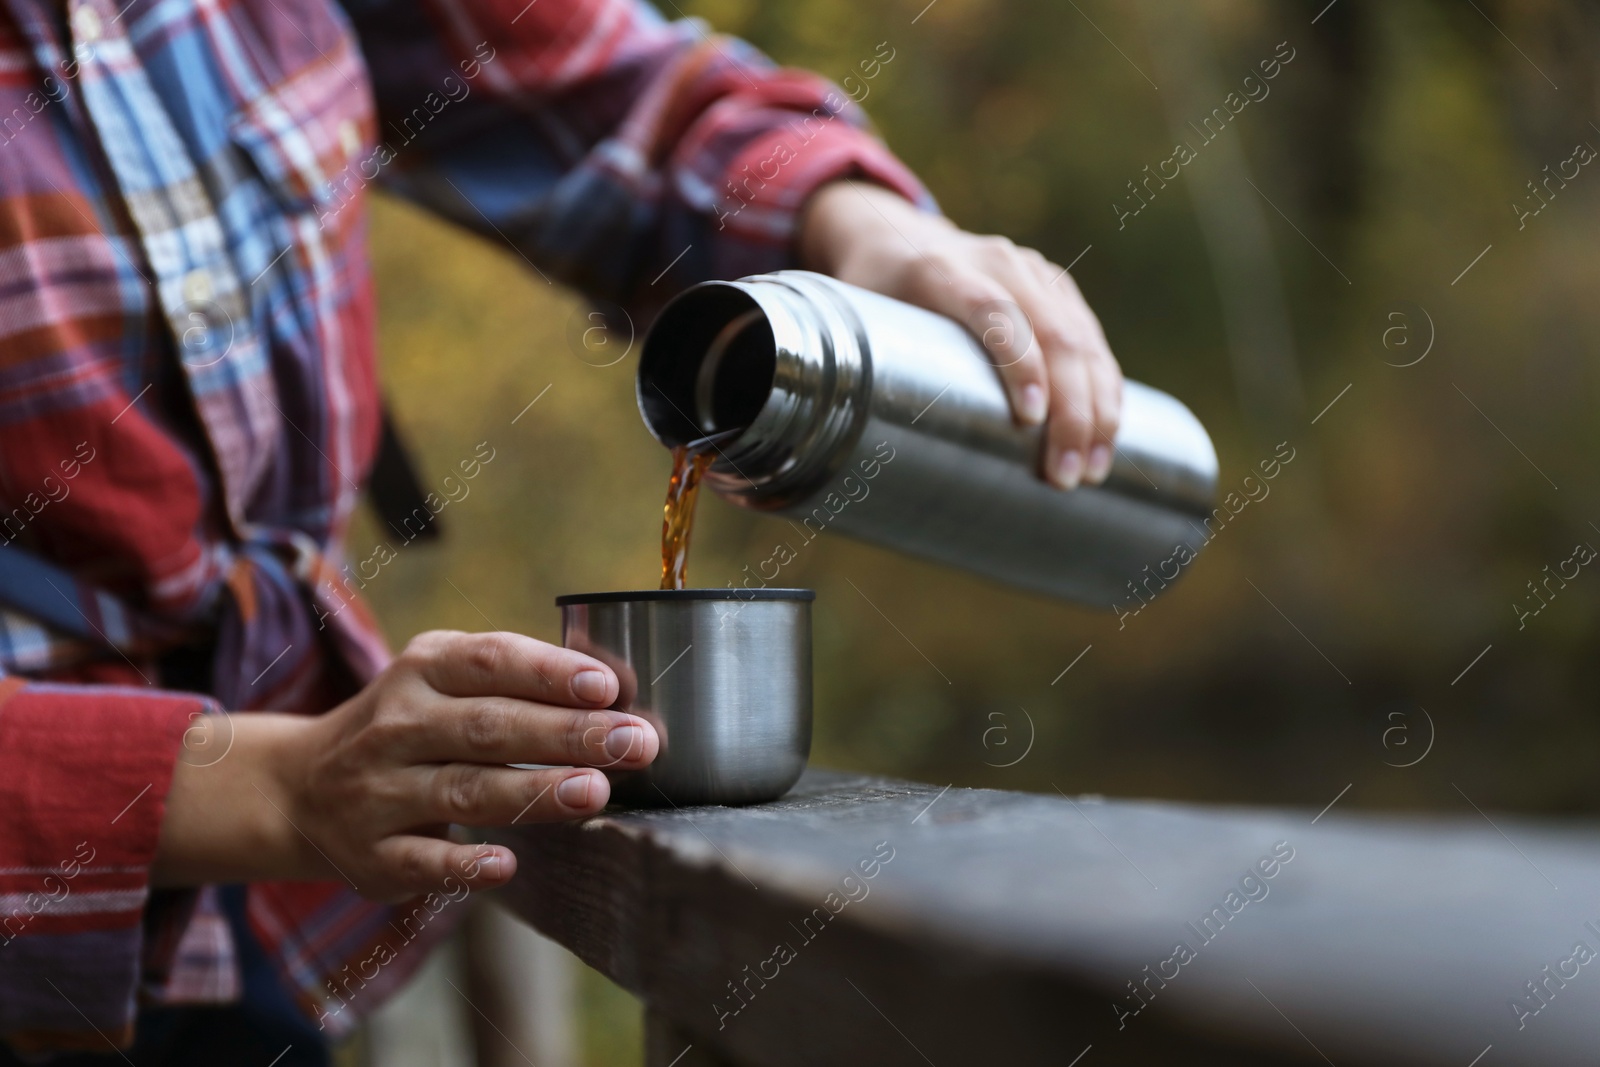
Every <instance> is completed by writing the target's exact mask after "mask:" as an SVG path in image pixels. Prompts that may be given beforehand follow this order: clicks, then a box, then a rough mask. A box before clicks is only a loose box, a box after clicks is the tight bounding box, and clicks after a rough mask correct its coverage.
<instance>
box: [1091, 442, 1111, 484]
mask: <svg viewBox="0 0 1600 1067" xmlns="http://www.w3.org/2000/svg"><path fill="white" fill-rule="evenodd" d="M1110 473H1111V446H1110V445H1095V446H1094V447H1093V448H1091V449H1089V480H1090V481H1091V482H1094V483H1095V484H1096V485H1098V484H1100V483H1101V482H1103V481H1105V480H1106V475H1108V474H1110Z"/></svg>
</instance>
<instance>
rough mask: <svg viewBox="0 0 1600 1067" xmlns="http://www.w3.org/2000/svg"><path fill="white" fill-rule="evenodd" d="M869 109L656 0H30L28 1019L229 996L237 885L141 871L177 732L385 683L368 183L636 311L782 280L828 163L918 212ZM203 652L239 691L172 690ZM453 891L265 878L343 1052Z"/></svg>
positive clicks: (3, 353) (6, 216)
mask: <svg viewBox="0 0 1600 1067" xmlns="http://www.w3.org/2000/svg"><path fill="white" fill-rule="evenodd" d="M863 125H864V124H863V121H862V118H861V116H860V114H859V112H858V111H856V110H855V109H854V107H853V105H851V104H850V103H849V101H848V100H847V99H845V97H844V96H843V95H842V94H839V93H838V92H837V91H836V90H833V89H832V88H831V87H830V86H829V85H828V84H827V83H826V82H824V81H822V80H820V79H818V78H816V77H814V76H812V75H808V74H804V73H798V72H794V71H786V70H781V69H778V68H775V67H773V66H772V65H771V64H770V63H769V62H768V61H766V60H765V59H764V58H763V57H762V56H760V55H759V54H758V53H756V52H754V51H753V50H752V49H750V48H749V47H748V46H747V45H744V44H742V43H740V42H738V41H733V40H728V39H716V40H713V39H712V38H710V37H708V36H707V34H706V31H705V30H704V29H703V28H702V27H701V26H700V25H699V24H697V23H693V22H688V21H684V22H675V23H668V22H665V21H663V20H662V19H661V18H659V17H658V16H657V15H656V14H655V13H654V12H653V11H652V10H651V9H649V8H647V7H645V6H644V5H643V4H642V3H639V2H637V0H532V2H530V0H510V2H509V3H500V2H495V0H477V2H474V3H470V4H469V3H467V2H466V0H346V3H345V4H344V6H343V8H342V9H341V8H340V7H336V6H334V5H333V4H332V3H331V0H65V2H63V0H0V553H4V552H8V551H9V552H18V551H19V550H20V551H25V552H27V553H30V554H32V555H33V556H34V557H35V558H42V559H44V560H47V561H49V562H50V563H53V564H54V565H55V566H56V567H58V568H60V570H59V571H58V572H57V573H58V574H60V573H65V574H67V575H70V579H69V580H68V582H67V587H66V588H60V587H59V586H58V584H57V583H56V582H54V581H51V582H50V583H49V584H50V585H52V586H56V588H55V592H56V593H57V594H59V596H60V600H61V604H59V605H54V610H55V612H56V614H54V615H53V614H52V609H51V605H52V604H53V603H54V602H53V601H52V602H50V603H44V602H40V609H39V610H33V611H30V610H27V609H25V608H18V607H16V606H15V605H8V606H4V607H0V819H3V820H4V821H3V823H0V1035H4V1036H5V1037H6V1039H7V1040H9V1041H11V1042H12V1043H13V1045H15V1046H16V1047H18V1048H19V1049H25V1050H44V1051H48V1050H52V1049H63V1048H74V1047H81V1048H94V1047H97V1046H99V1047H103V1043H102V1036H101V1035H104V1037H106V1038H109V1039H110V1040H112V1041H113V1042H116V1043H119V1044H126V1043H127V1042H128V1041H129V1040H130V1039H131V1035H132V1031H133V1026H134V1022H135V1018H136V1015H137V1009H138V1006H139V1005H140V1004H181V1003H216V1002H223V1001H227V1000H228V999H230V998H233V997H236V996H237V995H238V990H239V973H238V963H237V956H236V954H235V951H234V946H233V944H232V943H231V937H230V934H229V931H228V927H227V925H226V924H225V922H223V921H222V918H221V916H220V912H219V909H218V907H217V903H216V897H215V892H214V891H213V890H210V889H202V890H199V891H194V892H182V893H178V892H167V891H163V892H157V893H154V894H152V892H151V890H150V886H149V869H150V865H151V863H152V859H153V856H154V854H155V849H156V842H157V836H158V832H159V828H160V823H161V816H162V812H163V807H164V798H165V796H166V793H167V789H168V786H169V783H170V781H171V776H172V771H173V767H174V765H175V762H176V760H177V759H178V758H179V756H180V753H183V754H184V756H185V758H201V759H212V758H215V753H214V751H213V752H211V753H209V754H208V753H207V752H206V751H205V749H204V747H203V744H202V746H201V747H199V748H196V747H195V746H194V745H191V744H188V743H187V742H186V740H185V739H186V738H188V739H189V740H194V739H196V738H199V739H200V740H201V741H202V742H204V743H210V744H215V743H216V741H217V738H218V736H219V735H218V733H217V730H215V729H212V730H201V731H198V732H196V727H195V719H196V717H197V716H199V715H201V714H206V713H215V712H217V711H218V710H219V709H221V708H227V709H230V710H232V711H247V710H251V709H259V708H274V709H278V710H295V711H302V712H318V711H322V710H324V709H326V708H327V707H329V706H331V705H332V704H333V703H334V702H336V701H337V700H338V699H340V698H341V697H342V696H343V695H346V694H348V692H350V691H351V686H352V684H359V683H362V682H364V681H365V680H367V679H369V678H371V677H372V676H373V675H374V674H375V673H376V672H377V671H379V670H381V669H382V667H383V666H384V664H385V663H386V662H387V656H388V653H387V651H386V648H385V646H384V643H383V641H382V638H381V637H380V635H379V633H378V630H377V627H376V625H375V624H374V622H373V620H372V618H371V616H370V614H369V613H368V612H367V611H366V610H365V609H364V608H363V607H362V606H361V604H360V603H359V601H358V600H357V599H356V598H355V596H354V594H353V593H352V592H351V585H350V583H348V582H344V581H338V580H336V579H337V577H338V575H339V571H340V569H341V563H342V557H341V555H340V544H341V541H342V538H343V535H344V533H345V529H346V525H347V522H348V520H349V517H350V514H351V512H352V510H353V509H354V508H355V506H356V504H357V500H358V495H359V486H360V485H361V484H362V481H363V478H364V476H365V474H366V472H367V470H368V468H369V466H370V463H371V461H372V457H373V453H374V449H375V442H376V438H377V427H378V400H377V392H376V387H375V382H374V375H375V366H374V329H373V315H374V310H373V299H372V293H371V281H370V276H369V267H368V262H367V257H366V253H365V249H364V227H365V211H364V199H365V193H366V189H367V187H368V186H369V185H370V184H373V183H382V184H384V185H386V186H387V187H388V188H390V189H393V190H395V191H397V192H398V193H399V194H401V195H403V196H405V197H408V198H411V199H413V200H416V201H418V202H420V203H422V204H425V205H426V206H428V207H430V208H432V209H434V210H436V211H438V212H440V213H442V214H444V215H446V216H448V217H449V218H451V219H454V220H456V221H457V222H459V223H461V224H462V225H464V226H467V227H469V228H471V229H474V230H477V231H479V232H481V233H482V234H483V235H484V236H485V237H487V238H488V239H491V240H495V241H504V242H509V243H511V244H512V245H513V246H515V247H516V248H517V249H518V251H520V252H521V253H522V254H523V255H524V256H526V257H527V259H528V260H529V261H530V262H531V263H533V264H537V265H538V268H539V269H540V270H541V271H543V272H544V273H546V274H547V275H549V276H553V277H555V278H558V279H561V280H563V281H565V282H568V283H570V284H572V285H574V286H576V287H578V288H580V289H582V290H583V291H585V292H586V293H588V294H590V295H592V296H597V297H606V298H610V299H614V300H618V301H621V302H623V303H630V304H632V305H634V306H639V303H640V299H641V294H642V293H643V292H644V291H645V290H646V289H647V288H649V283H650V282H651V280H652V279H656V278H657V277H658V276H661V275H664V278H663V281H664V282H665V283H666V284H663V285H660V286H657V287H656V288H655V289H653V290H652V291H654V292H659V291H662V290H667V289H672V288H680V287H681V286H682V285H684V284H687V283H690V282H693V281H696V280H699V279H702V278H707V277H736V276H739V275H743V274H748V273H754V272H759V271H764V270H770V269H775V268H779V267H782V266H784V265H786V264H787V261H788V260H789V259H790V256H791V244H792V237H793V232H794V228H795V221H796V216H797V212H798V210H799V208H800V206H801V205H802V203H803V202H804V200H805V198H806V197H807V196H808V195H809V194H810V192H811V191H812V190H814V189H815V188H816V187H817V186H818V185H820V184H821V183H823V182H825V181H828V180H831V179H834V178H838V177H842V176H846V175H856V176H863V177H867V178H870V179H873V180H876V181H879V182H881V183H883V184H886V185H888V186H890V187H891V188H894V189H896V190H899V191H901V192H902V193H904V194H905V195H907V196H910V197H913V198H917V199H919V200H922V201H924V202H926V194H925V193H924V192H923V191H922V189H921V187H920V186H919V185H918V184H917V182H916V180H915V178H913V177H912V176H911V175H910V174H909V173H908V172H907V171H906V170H905V169H904V168H903V167H901V166H900V165H899V164H898V163H897V162H896V161H895V160H894V158H893V157H892V156H891V155H889V154H888V152H887V151H886V150H885V149H884V148H883V147H882V146H881V145H880V144H879V143H878V142H877V141H876V140H875V139H873V138H872V137H871V136H870V135H869V134H867V133H866V132H864V128H863ZM686 248H687V251H684V250H685V249H686ZM13 592H14V591H13ZM0 599H7V600H14V599H15V597H14V596H12V597H6V598H0ZM46 599H47V600H48V597H47V598H46ZM63 605H64V607H63ZM67 608H70V609H71V611H72V612H74V613H76V615H77V616H81V617H82V619H83V620H84V621H85V622H86V623H87V624H88V627H89V628H90V629H92V630H93V631H94V638H95V639H88V640H85V639H84V638H83V637H82V636H74V635H73V633H72V632H71V631H72V629H73V627H70V626H69V627H65V628H64V627H62V626H57V625H52V622H51V620H52V618H57V619H62V618H64V619H66V620H67V621H73V619H74V616H72V615H65V616H63V615H60V612H62V611H65V609H67ZM194 640H201V641H205V642H209V643H211V644H213V645H214V648H215V656H214V660H213V669H214V672H215V680H214V684H213V686H212V689H211V692H209V693H205V694H202V693H190V692H179V691H171V690H164V689H162V688H160V687H159V683H160V682H161V674H160V672H159V668H158V666H157V657H158V656H159V655H160V654H161V653H162V652H163V651H165V650H169V649H170V648H171V647H173V646H174V645H176V644H181V643H183V642H185V641H194ZM208 721H209V722H211V723H213V724H220V723H221V722H222V721H223V720H217V719H211V720H208ZM219 728H220V727H219ZM446 896H448V894H447V895H446ZM435 898H437V899H435ZM439 901H444V902H446V903H448V900H447V899H446V897H439V895H438V894H435V895H433V897H430V898H424V900H423V901H422V902H420V903H413V904H410V905H405V906H402V907H399V908H391V907H385V906H379V905H376V904H371V903H368V902H366V901H363V900H361V899H360V898H358V897H357V896H355V895H354V894H353V893H351V892H350V891H349V889H348V888H346V887H345V886H343V885H342V884H288V883H284V884H277V883H273V884H258V885H253V886H251V887H250V893H249V904H248V914H249V918H250V923H251V927H252V930H253V932H254V933H255V935H256V936H257V938H258V939H259V940H260V941H261V943H262V944H263V946H264V947H265V948H266V949H267V952H268V954H269V956H270V957H271V958H272V959H273V960H274V961H275V963H276V965H277V967H278V969H279V971H280V973H281V975H282V977H283V978H284V980H285V982H286V984H287V986H288V987H289V988H290V989H291V991H292V992H293V993H295V994H296V996H297V997H298V999H299V1001H300V1003H301V1004H302V1006H303V1007H304V1008H305V1010H306V1011H307V1013H308V1014H309V1015H311V1017H313V1018H315V1019H318V1020H320V1021H321V1022H322V1024H323V1025H324V1026H326V1027H327V1028H328V1029H329V1030H330V1031H332V1032H333V1033H339V1032H341V1031H343V1030H345V1029H347V1028H348V1027H349V1026H350V1025H351V1024H352V1022H353V1020H354V1017H355V1015H356V1014H357V1013H358V1012H360V1011H363V1010H364V1009H367V1008H370V1007H372V1006H374V1005H375V1004H376V1003H377V1002H378V1001H379V1000H380V999H381V998H382V996H383V995H384V993H385V991H387V990H389V989H392V988H394V987H395V986H396V985H397V984H398V983H399V982H400V981H401V980H402V979H403V978H404V977H405V976H406V975H407V974H408V973H409V971H410V970H411V969H412V968H413V967H414V966H415V964H416V963H417V962H419V961H420V958H421V957H422V955H423V952H422V950H421V949H420V947H418V943H420V942H425V941H427V940H430V939H433V938H436V937H437V936H438V935H439V933H440V931H442V929H443V927H444V926H445V925H447V924H446V922H444V921H440V922H431V919H432V917H433V916H434V915H435V914H437V913H438V911H440V910H442V907H443V905H442V904H439V906H438V907H436V906H435V905H436V904H437V903H438V902H439ZM347 1009H349V1010H347ZM97 1031H98V1033H97Z"/></svg>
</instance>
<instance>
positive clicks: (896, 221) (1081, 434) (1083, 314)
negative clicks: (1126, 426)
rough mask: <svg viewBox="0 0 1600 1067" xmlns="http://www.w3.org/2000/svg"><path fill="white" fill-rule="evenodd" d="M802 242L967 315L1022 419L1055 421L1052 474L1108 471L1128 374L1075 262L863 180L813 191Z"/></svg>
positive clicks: (867, 279)
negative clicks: (1064, 262) (963, 223)
mask: <svg viewBox="0 0 1600 1067" xmlns="http://www.w3.org/2000/svg"><path fill="white" fill-rule="evenodd" d="M798 245H799V254H800V262H801V265H802V266H804V267H806V268H807V269H809V270H815V271H819V272H821V273H824V274H830V275H832V276H833V277H835V278H838V279H839V280H841V281H846V282H850V283H852V284H854V285H859V286H861V287H862V288H864V289H872V290H874V291H876V292H880V293H883V294H885V295H887V296H892V297H896V298H898V299H900V300H904V301H907V302H908V303H912V304H917V305H920V306H922V307H925V308H928V309H930V310H932V311H937V312H939V313H941V314H943V315H948V316H949V317H950V318H953V319H955V320H957V321H958V322H962V323H965V324H966V326H967V328H968V329H969V330H971V331H972V333H973V334H974V335H975V336H976V337H977V338H978V339H979V340H980V341H981V342H982V343H983V345H984V348H985V350H986V351H987V352H988V353H989V356H990V358H991V360H992V361H993V362H994V364H995V366H996V367H997V368H998V369H999V372H1000V377H1001V380H1002V381H1003V382H1004V384H1005V387H1006V391H1007V393H1008V394H1009V395H1010V398H1011V410H1012V412H1013V413H1014V414H1015V417H1016V419H1017V421H1018V422H1019V423H1021V424H1022V425H1025V426H1027V425H1037V424H1038V423H1041V422H1048V427H1047V430H1046V434H1045V439H1046V442H1047V443H1046V447H1045V450H1044V456H1043V458H1042V461H1043V470H1042V472H1041V473H1042V474H1043V476H1044V477H1045V478H1046V479H1047V480H1048V481H1050V482H1052V483H1053V484H1055V485H1058V486H1060V487H1061V488H1063V489H1073V488H1076V487H1077V485H1078V484H1079V482H1081V481H1085V480H1087V481H1089V482H1092V483H1098V482H1101V481H1103V480H1104V479H1105V477H1106V474H1107V472H1109V471H1110V470H1111V458H1112V441H1113V439H1114V438H1115V437H1116V433H1117V424H1118V420H1119V419H1120V418H1121V414H1122V370H1121V368H1120V367H1118V366H1117V360H1116V357H1115V356H1113V355H1112V354H1111V347H1110V345H1108V344H1107V343H1106V337H1105V333H1104V332H1103V331H1102V330H1101V329H1100V322H1099V320H1098V319H1096V318H1095V315H1094V312H1093V311H1091V310H1089V305H1088V304H1087V303H1086V302H1085V301H1084V299H1083V294H1082V293H1080V292H1079V291H1078V286H1077V283H1075V282H1074V281H1073V280H1072V276H1071V275H1070V274H1068V273H1067V272H1066V270H1065V268H1063V267H1059V266H1057V265H1056V264H1054V263H1051V262H1050V261H1049V260H1047V259H1045V258H1044V256H1042V255H1040V254H1039V253H1038V252H1035V251H1034V250H1033V249H1031V248H1019V247H1017V246H1016V245H1015V244H1013V243H1012V242H1011V241H1009V240H1007V239H1006V238H1004V237H980V236H977V235H975V234H970V233H967V232H965V231H964V230H961V229H958V228H957V227H956V226H955V225H954V224H953V223H951V222H950V221H949V220H948V219H945V218H944V217H942V216H939V215H934V214H930V213H929V212H926V211H922V210H920V209H918V208H917V207H916V206H915V205H913V204H911V203H910V202H909V201H907V200H905V199H904V198H903V197H900V196H899V195H897V194H895V193H893V192H890V191H889V190H887V189H885V188H883V187H882V186H878V185H872V184H869V183H864V182H854V181H838V182H833V183H830V184H828V185H825V186H823V187H822V188H821V189H819V190H818V191H817V192H816V193H815V194H813V195H812V197H811V200H810V201H809V202H808V204H807V206H806V211H805V215H804V217H803V218H802V221H801V228H800V235H799V240H798ZM1019 312H1020V314H1019Z"/></svg>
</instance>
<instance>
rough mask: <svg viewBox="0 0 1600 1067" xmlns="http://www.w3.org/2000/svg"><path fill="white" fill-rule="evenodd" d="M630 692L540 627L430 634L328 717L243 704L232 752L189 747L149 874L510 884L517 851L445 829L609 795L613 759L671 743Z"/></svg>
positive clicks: (644, 760) (186, 881)
mask: <svg viewBox="0 0 1600 1067" xmlns="http://www.w3.org/2000/svg"><path fill="white" fill-rule="evenodd" d="M617 693H618V682H617V677H616V675H615V674H614V673H613V672H612V671H611V669H610V668H609V667H607V666H606V665H605V664H603V663H601V662H600V661H599V660H596V659H593V658H592V657H589V656H586V655H583V654H582V653H579V652H574V651H571V650H570V649H565V648H560V647H557V646H555V645H550V644H547V643H545V642H543V641H537V640H534V639H533V638H531V637H523V636H520V635H517V634H510V633H485V634H466V633H455V632H444V631H438V632H433V633H426V634H422V635H421V636H419V637H417V638H416V639H414V640H413V641H412V642H411V643H410V644H409V645H407V646H406V649H405V651H404V652H402V653H401V654H400V655H399V656H398V657H397V658H396V659H395V661H394V663H393V664H391V665H390V666H389V667H388V669H387V670H385V671H384V672H383V673H382V674H380V675H379V676H378V677H377V678H376V679H374V680H373V682H372V683H371V684H370V685H368V686H367V687H366V688H365V689H363V690H362V691H361V692H360V693H358V694H356V695H355V696H354V697H352V698H350V699H349V700H347V701H345V702H344V703H343V704H341V705H339V706H338V707H336V708H334V709H333V710H332V711H330V712H328V713H327V714H325V715H321V716H317V717H310V718H308V717H304V716H295V715H279V714H271V713H263V712H251V713H248V714H238V715H233V716H230V717H229V719H230V725H231V728H232V737H233V746H232V748H231V749H230V750H229V754H228V756H226V757H224V758H223V759H220V760H217V761H215V762H214V763H210V764H209V765H205V766H200V765H196V764H194V763H191V762H188V761H185V760H182V759H180V760H179V763H178V766H177V770H176V771H175V773H174V776H173V782H172V788H171V791H170V793H169V795H168V797H167V811H166V815H165V817H164V819H163V822H162V828H161V841H160V845H159V846H158V850H157V858H156V864H155V870H154V872H153V879H154V881H155V883H156V884H164V885H197V884H203V883H206V882H219V881H246V880H255V879H295V878H305V879H328V880H343V881H345V882H347V883H349V884H350V885H351V886H352V887H353V888H354V889H355V890H356V891H357V892H359V893H361V894H362V895H363V896H366V897H370V898H373V899H378V900H396V899H402V898H405V897H407V896H410V895H412V894H416V893H424V892H428V891H429V890H437V889H439V888H440V887H441V885H443V884H444V883H445V880H446V879H447V878H451V877H454V878H456V879H459V880H460V881H462V882H464V883H465V884H467V885H468V886H470V887H471V888H474V889H487V888H493V887H495V886H498V885H502V884H504V883H505V882H507V881H509V880H510V878H511V876H512V875H513V874H514V873H515V871H516V858H515V856H514V855H513V853H512V852H511V851H510V850H509V849H507V848H504V847H501V846H498V845H464V844H457V843H454V842H452V841H450V840H448V839H447V838H446V837H445V831H446V829H447V828H448V826H449V825H450V824H452V823H456V824H462V825H475V826H506V825H510V824H512V823H529V822H558V821H561V820H565V819H576V818H581V817H583V816H585V815H592V814H594V813H595V812H597V811H599V810H600V809H601V808H603V807H604V806H605V804H606V800H607V799H608V798H609V796H610V783H609V782H607V780H606V777H605V775H604V774H602V773H600V770H599V769H601V768H603V769H616V770H634V769H637V768H640V767H643V766H645V765H647V764H648V763H649V762H650V761H651V760H653V759H654V758H655V756H656V752H657V750H658V747H659V744H658V740H657V737H656V733H655V730H654V729H653V728H652V727H651V725H650V724H649V723H648V722H647V721H645V720H644V719H642V718H640V717H639V716H637V715H629V714H626V713H623V712H618V711H610V710H606V709H607V707H608V705H610V704H611V703H612V702H613V701H615V700H616V698H617ZM510 763H542V764H554V765H557V766H556V767H553V768H550V769H542V770H520V769H517V768H514V767H508V766H506V764H510Z"/></svg>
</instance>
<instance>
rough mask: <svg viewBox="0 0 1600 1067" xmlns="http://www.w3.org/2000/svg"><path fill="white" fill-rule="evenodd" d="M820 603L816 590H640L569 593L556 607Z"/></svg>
mask: <svg viewBox="0 0 1600 1067" xmlns="http://www.w3.org/2000/svg"><path fill="white" fill-rule="evenodd" d="M815 599H817V593H816V590H814V589H638V590H633V591H627V590H624V591H620V592H612V593H568V594H567V595H566V596H558V597H556V607H558V608H564V607H567V606H568V605H570V604H621V603H628V602H652V601H667V602H672V601H686V600H738V601H741V602H749V601H752V600H790V601H807V602H809V601H812V600H815Z"/></svg>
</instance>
